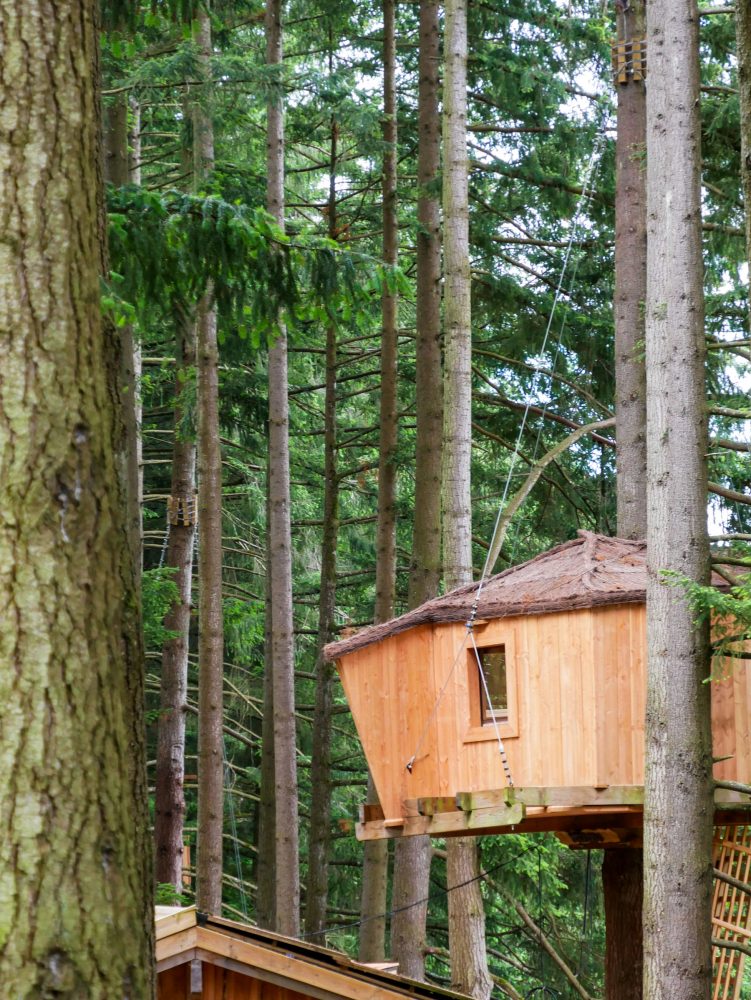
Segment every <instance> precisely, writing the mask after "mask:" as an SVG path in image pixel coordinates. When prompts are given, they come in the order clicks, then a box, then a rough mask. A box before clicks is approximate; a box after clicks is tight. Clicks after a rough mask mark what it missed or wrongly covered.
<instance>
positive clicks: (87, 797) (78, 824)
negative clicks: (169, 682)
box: [0, 0, 154, 1000]
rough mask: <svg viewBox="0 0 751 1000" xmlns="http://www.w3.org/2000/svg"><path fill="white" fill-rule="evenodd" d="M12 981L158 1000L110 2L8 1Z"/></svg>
mask: <svg viewBox="0 0 751 1000" xmlns="http://www.w3.org/2000/svg"><path fill="white" fill-rule="evenodd" d="M0 25H2V37H3V60H2V66H1V67H0V78H1V79H0V205H1V206H2V208H1V209H0V211H1V212H2V226H0V232H1V233H2V237H0V371H2V378H1V379H0V495H1V496H2V512H3V514H2V520H1V522H0V595H1V596H0V599H1V601H2V608H3V619H4V622H5V623H6V627H5V628H3V629H1V630H0V662H1V663H2V664H3V668H4V669H3V670H2V672H0V758H1V759H2V761H3V767H2V769H1V770H0V815H1V816H2V817H3V834H2V838H1V839H0V873H2V874H0V982H2V992H3V995H4V996H7V997H47V996H53V995H54V996H55V997H60V998H62V1000H73V998H76V997H81V996H88V997H122V996H124V995H129V996H133V997H135V996H137V997H144V998H149V997H152V996H153V990H154V983H153V971H152V970H153V910H152V905H151V899H150V892H149V888H150V883H151V851H150V849H149V838H148V827H147V824H148V815H147V786H146V767H145V763H146V762H145V747H144V736H143V723H144V719H143V674H144V664H143V650H142V647H141V639H140V636H141V623H140V615H139V601H138V595H137V589H136V579H135V572H134V566H133V560H132V555H131V551H130V547H129V545H128V539H127V533H126V517H125V489H124V481H123V478H122V477H121V475H120V473H121V468H120V459H121V452H122V451H123V450H124V444H123V436H124V431H123V426H122V417H121V406H122V399H121V397H120V392H119V378H118V363H119V359H118V350H119V338H118V337H117V336H116V335H115V332H114V331H113V330H112V329H111V328H109V327H107V326H104V328H103V323H102V317H101V312H100V304H99V299H100V275H101V268H102V264H103V256H104V252H103V247H102V244H101V239H102V234H103V226H102V220H103V208H102V199H101V194H102V183H101V174H100V173H99V170H100V156H101V148H100V145H99V141H100V135H99V129H100V127H101V118H100V107H99V98H98V95H97V93H96V81H97V79H98V58H97V45H98V24H97V5H96V4H94V3H93V2H80V3H78V4H63V3H58V2H53V3H45V4H42V3H39V2H38V0H23V3H21V2H19V0H0Z"/></svg>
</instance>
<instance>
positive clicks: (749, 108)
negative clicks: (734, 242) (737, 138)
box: [735, 2, 751, 308]
mask: <svg viewBox="0 0 751 1000" xmlns="http://www.w3.org/2000/svg"><path fill="white" fill-rule="evenodd" d="M735 38H736V48H737V52H738V99H739V101H740V109H741V181H742V183H743V203H744V205H745V206H746V256H747V258H748V260H749V262H751V6H749V4H747V3H740V2H739V3H737V4H736V5H735ZM750 308H751V301H750Z"/></svg>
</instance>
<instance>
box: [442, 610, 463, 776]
mask: <svg viewBox="0 0 751 1000" xmlns="http://www.w3.org/2000/svg"><path fill="white" fill-rule="evenodd" d="M436 638H438V639H439V647H438V650H437V656H436V657H435V665H436V668H437V670H436V678H435V683H436V694H435V697H436V699H438V697H439V695H440V692H441V690H442V688H443V686H444V684H446V681H447V679H448V675H449V672H450V671H451V668H452V667H453V666H454V661H455V660H456V657H457V654H459V649H460V646H461V641H462V638H463V637H462V636H461V635H460V633H459V632H458V629H457V628H456V626H453V625H444V626H443V627H441V628H440V629H438V630H437V635H436ZM459 657H460V658H459V662H458V663H457V664H456V666H455V667H454V671H455V672H456V671H457V670H462V669H463V668H464V652H463V651H462V652H461V654H459ZM452 681H453V678H451V679H450V680H449V682H448V685H447V686H446V690H445V691H444V693H443V696H442V697H441V699H440V701H439V702H438V703H437V709H436V714H435V739H436V744H437V747H436V749H437V753H436V758H437V763H438V794H439V795H452V794H455V793H456V792H457V791H458V790H459V789H457V788H456V787H453V785H454V782H455V781H456V778H457V774H456V767H455V766H454V765H453V761H452V757H453V758H456V757H457V756H458V748H457V745H456V740H455V739H454V736H453V733H454V728H453V724H452V723H453V721H454V719H455V716H456V702H455V700H454V696H455V690H454V689H453V687H452Z"/></svg>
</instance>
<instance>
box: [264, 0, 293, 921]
mask: <svg viewBox="0 0 751 1000" xmlns="http://www.w3.org/2000/svg"><path fill="white" fill-rule="evenodd" d="M266 63H267V65H269V66H278V67H280V66H281V65H282V24H281V3H280V0H269V2H267V4H266ZM266 113H267V138H266V166H267V182H266V183H267V187H266V205H267V208H268V210H269V212H270V213H271V214H272V215H273V216H274V218H275V219H276V221H277V222H278V223H279V225H280V226H282V227H284V107H283V105H282V103H281V96H275V97H272V99H271V100H270V101H269V103H268V105H267V112H266ZM287 385H288V379H287V336H286V332H285V331H284V330H281V331H280V333H279V337H278V339H277V340H276V342H275V344H274V346H273V347H272V348H271V349H270V350H269V463H268V490H269V507H268V511H269V525H268V531H269V569H270V573H269V582H270V587H271V593H270V602H269V604H268V608H269V610H270V613H271V627H270V639H271V669H272V677H273V681H272V684H273V718H274V750H273V752H274V800H275V812H276V816H275V826H274V828H275V838H274V840H275V845H276V846H275V858H276V864H275V891H276V907H275V912H276V922H275V927H276V930H277V931H278V932H279V933H280V934H286V935H288V936H290V937H297V935H298V934H299V931H300V872H299V863H300V862H299V844H298V832H297V824H298V807H297V759H296V756H295V754H296V751H295V746H296V740H295V736H296V733H295V648H294V628H293V621H292V528H291V523H290V479H289V401H288V396H287Z"/></svg>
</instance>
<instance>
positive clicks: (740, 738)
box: [733, 644, 751, 782]
mask: <svg viewBox="0 0 751 1000" xmlns="http://www.w3.org/2000/svg"><path fill="white" fill-rule="evenodd" d="M747 645H748V644H747ZM733 690H734V695H735V744H736V753H737V759H736V763H735V774H736V778H737V780H738V781H744V782H749V781H751V713H749V696H750V694H751V685H749V678H748V668H746V667H741V668H736V669H735V670H734V672H733Z"/></svg>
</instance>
